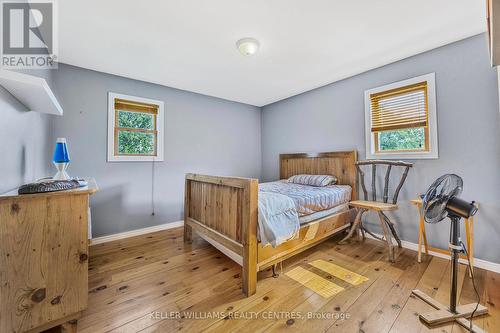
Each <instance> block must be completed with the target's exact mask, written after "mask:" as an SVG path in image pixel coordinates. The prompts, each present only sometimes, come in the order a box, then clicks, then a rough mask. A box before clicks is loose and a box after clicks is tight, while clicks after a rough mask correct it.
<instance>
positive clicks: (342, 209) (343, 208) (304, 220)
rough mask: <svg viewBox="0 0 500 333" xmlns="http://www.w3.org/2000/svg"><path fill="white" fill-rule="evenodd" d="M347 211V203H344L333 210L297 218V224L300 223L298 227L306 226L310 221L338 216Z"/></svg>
mask: <svg viewBox="0 0 500 333" xmlns="http://www.w3.org/2000/svg"><path fill="white" fill-rule="evenodd" d="M348 210H349V203H348V202H346V203H343V204H340V205H338V206H336V207H333V208H330V209H325V210H322V211H320V212H316V213H312V214H309V215H306V216H302V217H299V222H300V225H301V226H302V225H304V224H307V223H309V222H311V221H314V220H319V219H322V218H323V217H327V216H330V215H334V214H338V213H341V212H345V211H348Z"/></svg>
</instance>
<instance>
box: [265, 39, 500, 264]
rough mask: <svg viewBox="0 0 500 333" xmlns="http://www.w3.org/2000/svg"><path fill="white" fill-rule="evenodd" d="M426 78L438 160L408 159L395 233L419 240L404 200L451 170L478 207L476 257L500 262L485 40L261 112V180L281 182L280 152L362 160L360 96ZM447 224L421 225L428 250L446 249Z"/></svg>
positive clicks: (498, 150)
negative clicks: (355, 155) (339, 153)
mask: <svg viewBox="0 0 500 333" xmlns="http://www.w3.org/2000/svg"><path fill="white" fill-rule="evenodd" d="M430 72H435V73H436V93H437V115H438V135H439V159H437V160H418V161H414V162H415V166H414V168H413V170H411V172H410V175H409V177H408V180H407V183H406V185H405V187H404V188H403V191H402V193H401V196H400V210H399V211H398V212H397V213H396V214H395V219H396V220H397V228H398V230H399V234H400V236H401V237H402V238H403V239H405V240H408V241H411V242H417V241H418V221H417V211H416V209H415V208H414V207H413V206H411V205H410V204H409V202H408V200H409V199H411V198H414V197H415V196H416V195H417V194H419V193H422V192H424V191H425V190H426V189H427V187H428V186H429V185H430V184H431V182H432V181H433V180H434V179H435V178H437V177H438V176H440V175H442V174H444V173H450V172H454V173H457V174H459V175H460V176H462V177H463V179H464V193H463V197H464V198H466V199H470V200H476V201H478V202H479V203H480V205H481V207H480V211H479V213H478V216H477V224H476V229H475V237H476V243H475V245H476V246H475V247H476V256H477V257H479V258H482V259H485V260H490V261H494V262H497V263H500V251H499V248H500V245H499V244H498V240H499V239H500V172H499V170H500V118H499V117H500V114H499V105H498V88H497V76H496V70H495V69H493V68H491V67H490V65H489V58H488V49H487V42H486V36H485V35H478V36H475V37H472V38H468V39H465V40H462V41H459V42H457V43H453V44H450V45H447V46H444V47H441V48H438V49H435V50H432V51H429V52H426V53H423V54H420V55H416V56H414V57H411V58H408V59H405V60H402V61H399V62H396V63H393V64H390V65H387V66H384V67H381V68H377V69H374V70H371V71H369V72H366V73H363V74H360V75H357V76H354V77H351V78H348V79H346V80H343V81H340V82H336V83H333V84H330V85H327V86H325V87H322V88H318V89H315V90H312V91H309V92H306V93H303V94H301V95H298V96H295V97H291V98H289V99H286V100H283V101H280V102H277V103H274V104H271V105H268V106H265V107H264V108H263V110H262V156H263V158H262V162H263V163H262V172H263V178H264V180H268V181H269V180H273V179H277V178H278V177H279V173H278V154H280V153H285V152H303V151H304V152H308V151H310V152H314V151H335V150H343V149H357V150H358V152H359V153H360V154H359V155H360V159H363V158H364V157H365V141H364V138H365V132H364V101H363V96H364V91H365V90H366V89H369V88H373V87H377V86H380V85H384V84H387V83H391V82H395V81H399V80H403V79H407V78H411V77H415V76H418V75H422V74H426V73H430ZM379 174H380V173H379ZM368 176H370V174H368ZM378 193H380V190H379V191H378ZM375 221H376V220H375V216H368V223H369V228H371V229H372V230H374V231H376V232H380V231H381V230H380V229H379V228H378V225H376V224H374V223H373V222H375ZM448 226H449V225H448V223H447V222H443V223H441V224H439V225H432V226H430V225H427V235H428V238H429V240H430V243H431V244H432V245H434V246H440V247H442V248H446V247H447V241H448Z"/></svg>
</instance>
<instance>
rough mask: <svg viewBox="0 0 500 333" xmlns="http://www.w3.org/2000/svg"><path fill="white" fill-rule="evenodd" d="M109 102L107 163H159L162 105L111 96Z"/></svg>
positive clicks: (146, 100) (131, 97) (122, 96)
mask: <svg viewBox="0 0 500 333" xmlns="http://www.w3.org/2000/svg"><path fill="white" fill-rule="evenodd" d="M109 99H110V102H109V104H110V105H109V112H108V160H110V161H143V160H161V159H162V158H163V146H162V140H161V138H160V137H163V135H162V128H163V126H162V123H163V121H162V119H163V103H162V102H159V101H153V100H149V99H144V98H139V97H136V98H134V97H133V96H125V95H118V94H113V93H110V96H109ZM158 158H160V159H158Z"/></svg>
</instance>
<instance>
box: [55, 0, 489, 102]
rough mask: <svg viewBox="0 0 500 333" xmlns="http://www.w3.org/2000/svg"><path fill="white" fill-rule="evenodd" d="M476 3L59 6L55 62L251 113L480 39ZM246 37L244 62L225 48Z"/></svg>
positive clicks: (479, 4) (481, 14)
mask: <svg viewBox="0 0 500 333" xmlns="http://www.w3.org/2000/svg"><path fill="white" fill-rule="evenodd" d="M484 5H485V1H481V0H405V1H402V0H364V1H362V0H357V1H354V0H349V1H348V0H314V1H306V0H301V1H300V0H251V1H250V0H247V1H243V0H205V1H203V0H199V1H194V0H175V1H174V0H169V1H166V0H149V1H138V0H133V1H132V0H105V1H103V0H85V1H83V0H80V1H76V0H64V1H59V17H60V20H59V24H60V28H59V36H60V38H59V48H60V55H59V61H60V62H63V63H67V64H71V65H75V66H80V67H84V68H89V69H93V70H97V71H101V72H106V73H111V74H116V75H121V76H125V77H129V78H133V79H138V80H144V81H149V82H153V83H158V84H162V85H165V86H170V87H175V88H179V89H185V90H190V91H194V92H198V93H202V94H206V95H210V96H216V97H221V98H225V99H228V100H232V101H238V102H243V103H248V104H252V105H256V106H262V105H266V104H269V103H272V102H275V101H278V100H280V99H283V98H286V97H290V96H293V95H296V94H299V93H301V92H304V91H307V90H310V89H313V88H316V87H319V86H322V85H325V84H328V83H331V82H334V81H337V80H340V79H343V78H346V77H349V76H352V75H355V74H358V73H361V72H364V71H367V70H369V69H372V68H376V67H379V66H382V65H385V64H388V63H391V62H394V61H397V60H400V59H403V58H406V57H408V56H411V55H414V54H417V53H420V52H424V51H427V50H430V49H433V48H435V47H438V46H441V45H444V44H447V43H450V42H453V41H457V40H460V39H463V38H466V37H469V36H472V35H475V34H478V33H480V32H483V31H485V29H486V23H485V9H484V7H485V6H484ZM242 37H255V38H257V39H258V40H259V41H260V43H261V50H260V52H259V53H258V54H257V55H255V56H253V57H244V56H242V55H241V54H239V53H238V50H237V49H236V46H235V43H236V41H237V40H238V39H240V38H242Z"/></svg>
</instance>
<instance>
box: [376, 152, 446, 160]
mask: <svg viewBox="0 0 500 333" xmlns="http://www.w3.org/2000/svg"><path fill="white" fill-rule="evenodd" d="M438 158H439V155H438V152H437V151H431V152H425V153H422V152H394V153H376V154H375V153H371V152H367V153H366V159H368V160H429V159H438Z"/></svg>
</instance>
